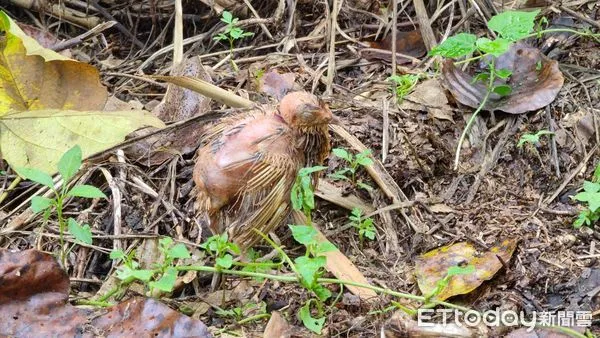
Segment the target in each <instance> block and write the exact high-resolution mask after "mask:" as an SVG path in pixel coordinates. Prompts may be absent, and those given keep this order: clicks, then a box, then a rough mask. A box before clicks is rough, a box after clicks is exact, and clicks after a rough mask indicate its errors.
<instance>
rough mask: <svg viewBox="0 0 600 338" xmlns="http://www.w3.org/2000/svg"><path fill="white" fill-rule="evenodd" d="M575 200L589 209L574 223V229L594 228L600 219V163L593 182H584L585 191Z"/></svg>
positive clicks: (576, 196) (580, 214) (575, 197)
mask: <svg viewBox="0 0 600 338" xmlns="http://www.w3.org/2000/svg"><path fill="white" fill-rule="evenodd" d="M573 199H575V200H577V201H580V202H585V203H586V204H587V208H586V209H584V210H583V211H581V212H580V213H579V215H578V216H577V218H576V219H575V221H573V227H575V229H579V228H581V227H582V226H583V225H586V226H589V227H592V226H593V224H594V223H596V222H597V221H598V219H600V163H598V164H597V165H596V169H595V170H594V175H593V176H592V180H591V181H584V182H583V191H582V192H580V193H578V194H577V195H575V196H574V197H573Z"/></svg>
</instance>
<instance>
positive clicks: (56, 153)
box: [0, 109, 164, 173]
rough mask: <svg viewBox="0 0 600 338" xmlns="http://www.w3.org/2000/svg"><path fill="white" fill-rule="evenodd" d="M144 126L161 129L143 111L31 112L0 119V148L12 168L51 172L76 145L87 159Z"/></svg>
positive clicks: (162, 125) (161, 124) (161, 123)
mask: <svg viewBox="0 0 600 338" xmlns="http://www.w3.org/2000/svg"><path fill="white" fill-rule="evenodd" d="M143 126H153V127H157V128H162V127H164V123H163V122H162V121H160V120H159V119H157V118H155V117H154V116H151V115H148V114H146V112H144V111H139V110H137V111H136V110H132V111H115V112H105V111H74V110H56V109H48V110H34V111H25V112H10V113H9V114H6V115H5V116H2V117H0V149H1V150H2V153H3V155H4V158H5V159H6V161H7V162H8V163H9V164H10V165H11V166H13V167H34V168H38V169H40V170H43V171H46V172H48V173H52V172H55V171H56V163H57V162H58V160H59V159H60V157H61V156H62V154H63V153H64V152H66V151H67V150H69V148H71V147H72V146H73V145H74V144H78V145H79V146H80V147H81V149H82V152H83V157H87V156H89V155H91V154H94V153H96V152H99V151H102V150H104V149H106V148H109V147H111V146H113V145H115V144H117V143H119V142H121V141H122V140H123V139H124V138H125V136H126V135H127V134H129V133H130V132H132V131H133V130H136V129H138V128H140V127H143Z"/></svg>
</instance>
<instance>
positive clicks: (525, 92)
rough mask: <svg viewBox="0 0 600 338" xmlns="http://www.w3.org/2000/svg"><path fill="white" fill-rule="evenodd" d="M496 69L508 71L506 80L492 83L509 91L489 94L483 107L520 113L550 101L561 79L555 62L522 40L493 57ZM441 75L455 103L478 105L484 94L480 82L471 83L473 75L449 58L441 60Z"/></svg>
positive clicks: (559, 87)
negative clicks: (503, 93)
mask: <svg viewBox="0 0 600 338" xmlns="http://www.w3.org/2000/svg"><path fill="white" fill-rule="evenodd" d="M540 66H541V68H540ZM496 69H498V70H500V69H505V70H510V71H511V72H512V75H511V76H510V77H509V78H508V81H507V80H502V79H497V81H496V82H495V85H496V86H499V85H508V86H509V87H510V88H511V89H512V92H511V93H510V94H508V95H505V96H500V95H498V94H497V93H492V94H491V95H490V97H489V99H488V102H487V103H486V106H485V109H486V110H501V111H504V112H507V113H511V114H522V113H525V112H528V111H532V110H536V109H540V108H543V107H545V106H546V105H548V104H550V103H551V102H552V101H554V99H555V98H556V95H557V94H558V92H559V91H560V89H561V88H562V85H563V82H564V78H563V75H562V73H561V72H560V70H559V69H558V62H556V61H554V60H550V59H548V58H546V57H545V56H544V55H543V54H541V53H540V51H539V50H538V49H536V48H533V47H529V46H527V45H526V44H524V43H522V42H519V43H516V44H514V45H513V46H512V47H511V48H510V49H509V51H508V52H506V53H504V54H503V55H501V56H500V57H498V58H497V59H496ZM442 74H443V79H444V85H445V86H446V88H447V89H448V90H449V91H450V93H452V95H453V96H454V97H455V98H456V100H457V101H458V102H460V103H462V104H464V105H466V106H469V107H472V108H476V107H478V106H479V104H480V103H481V101H482V100H483V98H484V96H485V93H486V85H485V84H484V83H482V81H477V82H475V83H473V78H474V77H473V75H470V74H467V73H465V72H463V71H462V70H460V69H458V68H457V67H455V66H454V62H453V61H452V60H446V61H445V62H444V65H443V68H442Z"/></svg>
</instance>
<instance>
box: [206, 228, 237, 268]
mask: <svg viewBox="0 0 600 338" xmlns="http://www.w3.org/2000/svg"><path fill="white" fill-rule="evenodd" d="M200 247H201V248H203V249H204V250H206V251H207V252H208V253H209V254H210V255H211V256H213V257H215V266H216V267H217V268H222V269H229V268H231V266H232V265H233V256H232V255H231V253H234V254H236V255H239V254H240V248H239V247H238V246H237V245H236V244H235V243H232V242H229V236H228V235H227V233H226V232H224V233H222V234H220V235H214V236H212V237H209V238H207V239H206V241H205V242H204V243H202V244H201V245H200Z"/></svg>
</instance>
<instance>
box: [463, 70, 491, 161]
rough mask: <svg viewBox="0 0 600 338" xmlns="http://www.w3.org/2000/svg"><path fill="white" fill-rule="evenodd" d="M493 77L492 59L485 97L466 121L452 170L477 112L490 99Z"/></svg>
mask: <svg viewBox="0 0 600 338" xmlns="http://www.w3.org/2000/svg"><path fill="white" fill-rule="evenodd" d="M495 75H496V60H495V59H494V58H492V61H491V62H490V78H489V80H488V85H487V88H486V89H487V90H486V91H485V96H484V97H483V100H481V103H480V104H479V107H477V109H476V110H475V112H473V115H471V118H470V119H469V121H467V125H466V126H465V129H463V132H462V134H461V135H460V139H459V140H458V145H457V146H456V152H455V155H454V170H457V169H458V162H459V160H460V150H461V148H462V145H463V143H464V142H465V138H466V137H467V134H468V133H469V130H470V129H471V126H473V123H474V122H475V119H476V118H477V115H479V112H480V111H482V110H483V107H485V104H486V103H487V101H488V99H489V98H490V94H491V93H492V86H493V85H494V79H495V78H496V76H495Z"/></svg>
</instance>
